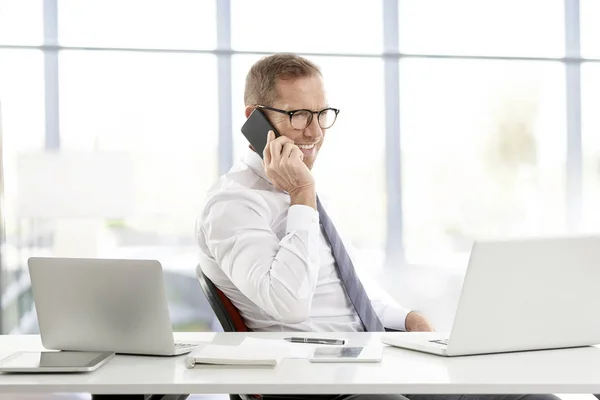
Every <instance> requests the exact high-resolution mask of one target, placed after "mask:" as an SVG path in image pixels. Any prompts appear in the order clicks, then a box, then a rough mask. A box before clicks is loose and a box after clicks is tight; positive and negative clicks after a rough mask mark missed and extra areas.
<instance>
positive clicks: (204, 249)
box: [198, 53, 552, 400]
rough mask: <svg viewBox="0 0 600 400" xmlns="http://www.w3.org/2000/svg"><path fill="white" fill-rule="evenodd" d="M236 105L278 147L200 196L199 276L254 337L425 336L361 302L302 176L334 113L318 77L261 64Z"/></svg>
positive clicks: (425, 326) (279, 62)
mask: <svg viewBox="0 0 600 400" xmlns="http://www.w3.org/2000/svg"><path fill="white" fill-rule="evenodd" d="M244 101H245V104H246V110H245V111H246V117H248V116H249V115H250V114H251V113H252V111H253V110H254V109H255V108H260V109H261V110H262V111H263V112H264V113H265V115H266V116H267V117H268V118H269V120H270V122H271V123H272V124H273V126H274V127H275V129H277V131H278V132H279V133H280V134H281V137H279V138H275V135H274V134H273V132H269V133H268V141H267V146H266V148H265V149H264V153H263V154H264V161H263V160H261V157H260V156H259V155H258V154H257V153H256V152H254V151H253V149H251V150H249V151H248V154H246V157H245V158H244V160H243V161H240V162H239V163H238V164H236V165H235V166H234V167H233V168H232V169H231V170H230V171H229V172H228V173H227V174H225V175H224V176H223V177H221V179H220V180H219V182H218V183H217V184H216V185H215V186H214V187H213V188H212V189H211V190H210V191H209V193H208V196H207V200H206V203H205V208H204V211H203V213H202V216H201V220H200V224H199V226H198V228H199V229H198V236H199V243H200V247H201V260H200V266H201V268H202V271H203V273H204V274H205V275H206V276H207V277H208V278H209V279H210V280H211V281H212V282H214V283H215V284H216V285H217V287H218V288H219V289H221V290H222V291H223V292H224V293H225V295H226V296H227V297H228V298H229V299H231V301H232V302H233V304H234V305H235V306H236V307H237V308H238V310H239V311H240V313H241V315H242V317H243V318H244V320H245V322H246V325H247V326H248V327H249V328H250V329H252V330H254V331H311V332H312V331H333V332H348V331H382V330H383V329H384V327H385V328H389V329H395V330H407V331H432V330H433V329H432V326H431V324H430V323H429V321H428V320H427V319H426V318H425V317H424V316H423V315H421V314H420V313H418V312H415V311H409V310H406V309H405V308H403V307H401V306H400V305H399V304H397V303H396V302H394V301H391V300H390V299H389V298H388V297H386V296H383V295H380V294H381V291H375V292H373V293H369V294H367V293H366V290H365V289H364V287H363V285H362V283H361V282H360V280H359V279H358V277H357V275H356V272H355V270H354V266H353V264H352V260H351V259H350V257H349V255H348V253H347V252H346V249H345V247H344V246H343V243H342V242H341V239H340V237H339V235H338V233H337V231H336V230H335V227H334V226H333V223H332V222H331V219H330V218H329V217H328V215H327V213H326V212H325V209H324V208H323V206H322V204H321V203H320V201H319V200H318V198H317V194H316V189H315V181H314V178H313V176H312V174H311V169H312V167H313V165H314V163H315V160H316V158H317V155H318V152H319V150H320V148H321V146H322V145H323V143H324V139H325V136H326V132H327V129H328V128H330V127H331V126H332V125H333V124H334V122H335V120H336V118H337V113H338V110H336V109H334V108H332V107H330V105H329V104H328V102H327V98H326V93H325V89H324V85H323V80H322V76H321V72H320V69H319V68H318V67H317V66H316V65H315V64H313V63H312V62H310V61H308V60H306V59H304V58H302V57H299V56H297V55H294V54H287V53H285V54H275V55H272V56H269V57H265V58H263V59H261V60H259V61H258V62H257V63H256V64H254V65H253V66H252V68H251V69H250V72H249V73H248V76H247V78H246V88H245V92H244ZM265 134H266V132H265ZM279 397H283V398H285V396H279ZM296 397H297V396H296ZM333 397H335V396H333ZM408 397H409V398H411V400H421V399H427V400H429V399H432V398H436V397H438V398H440V397H439V396H425V397H423V396H410V395H408ZM455 397H458V396H455ZM479 397H481V396H479ZM491 397H493V396H491ZM491 397H490V398H491ZM264 398H265V399H267V398H278V396H264ZM319 398H332V396H319ZM340 398H346V399H377V398H381V399H388V398H389V399H404V397H403V396H400V395H397V396H375V395H368V396H359V395H354V396H340ZM441 398H443V399H446V398H450V396H441ZM515 398H516V397H515ZM540 398H542V397H540ZM544 398H548V399H550V398H552V397H551V396H545V397H544Z"/></svg>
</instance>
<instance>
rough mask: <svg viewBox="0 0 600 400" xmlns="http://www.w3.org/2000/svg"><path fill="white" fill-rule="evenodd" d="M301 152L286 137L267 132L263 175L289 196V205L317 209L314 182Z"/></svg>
mask: <svg viewBox="0 0 600 400" xmlns="http://www.w3.org/2000/svg"><path fill="white" fill-rule="evenodd" d="M303 160H304V154H302V150H300V149H299V148H298V146H296V145H295V144H294V141H293V140H292V139H290V138H288V137H285V136H280V137H278V138H275V134H274V133H273V131H269V135H268V136H267V145H266V146H265V150H264V152H263V164H264V167H265V173H266V174H267V176H268V177H269V179H270V180H271V182H272V183H273V185H274V186H275V187H276V188H278V189H281V190H284V191H286V192H288V193H289V194H290V198H291V203H292V205H293V204H305V205H307V206H310V207H312V208H314V209H316V208H317V200H316V194H315V181H314V178H313V176H312V173H311V172H310V170H309V169H308V167H307V166H306V164H304V161H303Z"/></svg>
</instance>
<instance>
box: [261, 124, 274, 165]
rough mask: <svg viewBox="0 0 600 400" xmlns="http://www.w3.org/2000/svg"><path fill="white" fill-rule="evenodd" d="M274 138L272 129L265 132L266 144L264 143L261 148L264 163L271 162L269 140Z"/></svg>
mask: <svg viewBox="0 0 600 400" xmlns="http://www.w3.org/2000/svg"><path fill="white" fill-rule="evenodd" d="M274 138H275V133H273V131H269V133H267V144H266V145H265V149H264V150H263V159H264V162H265V164H267V165H268V164H270V163H271V146H270V144H271V142H272V141H273V139H274Z"/></svg>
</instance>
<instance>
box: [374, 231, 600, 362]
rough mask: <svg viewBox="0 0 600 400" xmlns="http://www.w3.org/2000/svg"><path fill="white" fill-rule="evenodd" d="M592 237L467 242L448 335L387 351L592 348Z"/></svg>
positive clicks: (417, 338) (599, 337) (402, 336)
mask: <svg viewBox="0 0 600 400" xmlns="http://www.w3.org/2000/svg"><path fill="white" fill-rule="evenodd" d="M599 291H600V237H598V236H595V237H589V236H588V237H564V238H543V239H540V238H537V239H524V240H506V241H486V242H475V244H474V245H473V249H472V251H471V257H470V259H469V265H468V268H467V273H466V276H465V280H464V283H463V288H462V292H461V295H460V300H459V303H458V308H457V311H456V315H455V318H454V324H453V326H452V330H451V332H450V334H448V333H446V334H443V333H442V334H440V333H416V332H415V333H413V332H410V333H402V332H399V333H388V334H385V335H384V337H383V342H384V343H386V344H389V345H392V346H397V347H402V348H407V349H412V350H418V351H423V352H427V353H433V354H438V355H442V356H461V355H469V354H487V353H502V352H511V351H525V350H538V349H556V348H564V347H579V346H587V345H594V344H598V343H600V317H599V316H600V301H599V300H598V293H599Z"/></svg>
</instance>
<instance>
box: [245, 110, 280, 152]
mask: <svg viewBox="0 0 600 400" xmlns="http://www.w3.org/2000/svg"><path fill="white" fill-rule="evenodd" d="M269 131H273V132H275V137H279V136H280V135H279V132H277V129H275V128H274V127H273V125H271V123H270V122H269V120H268V119H267V116H266V115H265V114H264V113H263V112H262V110H260V109H258V108H255V109H254V111H252V114H250V116H249V117H248V119H247V120H246V122H245V123H244V125H242V133H243V134H244V136H246V139H248V142H250V144H251V145H252V147H254V150H256V152H257V153H258V155H259V156H260V158H262V156H263V151H264V149H265V146H266V145H267V135H268V133H269Z"/></svg>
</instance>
